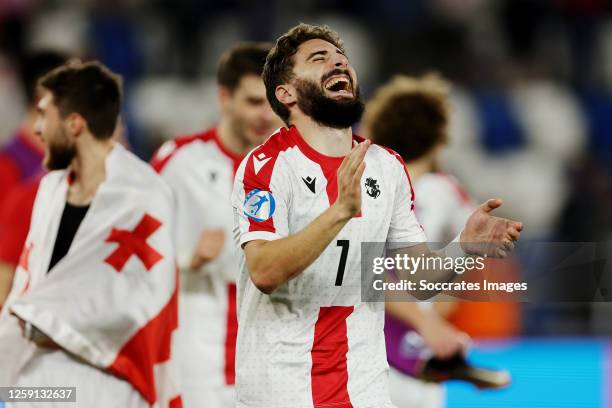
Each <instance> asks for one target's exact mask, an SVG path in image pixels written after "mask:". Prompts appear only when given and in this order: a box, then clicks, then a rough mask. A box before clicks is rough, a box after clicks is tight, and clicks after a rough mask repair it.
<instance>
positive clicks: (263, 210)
mask: <svg viewBox="0 0 612 408" xmlns="http://www.w3.org/2000/svg"><path fill="white" fill-rule="evenodd" d="M275 209H276V202H275V201H274V197H273V196H272V193H270V192H269V191H263V190H260V189H258V188H256V189H255V190H252V191H251V192H250V193H249V194H247V196H246V198H245V199H244V215H246V216H247V217H249V218H251V219H253V220H255V221H257V222H263V221H265V220H267V219H269V218H270V217H272V214H274V210H275Z"/></svg>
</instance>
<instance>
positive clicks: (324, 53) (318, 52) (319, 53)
mask: <svg viewBox="0 0 612 408" xmlns="http://www.w3.org/2000/svg"><path fill="white" fill-rule="evenodd" d="M317 55H323V56H324V55H327V51H326V50H320V51H315V52H313V53H312V54H310V55H309V56H308V58H306V60H307V61H310V60H311V59H312V58H313V57H315V56H317Z"/></svg>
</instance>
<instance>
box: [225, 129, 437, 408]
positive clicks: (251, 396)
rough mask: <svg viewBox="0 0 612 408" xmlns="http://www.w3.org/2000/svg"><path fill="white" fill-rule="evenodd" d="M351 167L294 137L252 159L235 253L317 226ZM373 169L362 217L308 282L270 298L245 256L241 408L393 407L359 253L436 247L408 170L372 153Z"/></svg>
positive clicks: (283, 132) (378, 320) (244, 175)
mask: <svg viewBox="0 0 612 408" xmlns="http://www.w3.org/2000/svg"><path fill="white" fill-rule="evenodd" d="M362 140H363V139H361V138H359V137H357V136H355V137H354V143H356V142H361V141H362ZM342 160H343V159H342V158H341V157H336V158H334V157H328V156H324V155H322V154H321V153H319V152H317V151H315V150H314V149H313V148H311V147H310V146H309V145H308V144H307V143H306V142H305V141H304V140H303V139H302V137H301V136H300V134H299V133H298V131H297V129H296V128H295V127H291V128H281V129H280V130H279V131H278V132H277V133H275V134H274V135H272V136H271V137H270V138H268V140H267V141H266V142H265V143H264V144H263V145H261V146H259V147H258V148H256V149H255V150H253V151H252V152H251V153H250V154H249V155H248V156H247V158H245V160H243V161H242V163H241V164H240V167H239V169H238V171H237V173H236V180H235V184H234V191H233V195H232V204H233V207H234V214H235V233H236V235H235V240H236V243H237V245H238V246H242V245H243V244H245V243H246V242H248V241H251V240H260V239H261V240H274V239H279V238H283V237H286V236H288V235H291V234H295V233H297V232H298V231H300V230H302V229H303V228H304V227H306V226H307V225H308V224H309V223H311V222H312V221H313V220H314V219H315V218H317V217H318V216H319V215H320V214H321V213H322V212H324V211H325V210H326V209H327V208H329V206H330V205H331V204H333V203H334V202H335V200H336V198H337V193H338V191H337V179H336V172H337V169H338V167H339V166H340V164H341V163H342ZM365 162H366V168H365V173H364V175H363V178H362V180H361V185H362V209H361V213H360V214H358V215H357V216H356V217H355V218H353V219H352V220H351V221H349V222H348V223H347V224H346V225H345V227H344V228H343V229H342V230H341V231H340V233H339V234H338V235H337V236H336V237H335V239H334V240H333V241H332V243H331V244H330V245H329V246H328V247H327V248H326V249H325V250H324V251H323V253H322V254H321V255H320V256H319V258H318V259H317V260H316V261H315V262H314V263H313V264H312V265H310V266H309V267H308V268H307V269H306V270H305V271H304V272H302V273H301V274H300V275H299V276H297V277H296V278H294V279H292V280H290V281H289V282H287V283H286V284H284V285H282V286H281V287H279V288H277V289H276V290H275V291H274V292H273V293H272V294H270V295H266V294H263V293H262V292H260V291H259V290H258V289H257V288H256V287H255V286H254V285H253V283H252V281H251V279H250V276H249V272H248V270H247V269H246V264H245V261H244V253H243V251H240V257H241V272H240V278H239V280H238V322H239V324H238V327H239V330H238V340H237V349H236V394H237V406H238V407H261V408H263V407H266V408H272V407H278V408H280V407H283V408H288V407H338V408H339V407H360V408H363V407H387V406H391V402H390V401H389V391H388V369H389V368H388V365H387V360H386V354H385V339H384V334H383V326H384V303H382V302H381V303H362V302H361V292H360V290H361V287H360V285H361V266H360V258H361V243H362V242H406V243H409V242H412V243H418V242H424V241H425V240H426V238H425V235H424V233H423V231H422V228H421V226H420V225H419V223H418V222H417V220H416V218H415V215H414V211H413V196H412V191H411V190H412V189H411V186H410V181H409V178H408V173H407V171H406V169H405V167H404V164H403V161H402V159H401V158H400V157H399V156H398V155H397V154H395V153H394V152H392V151H390V150H387V149H385V148H383V147H381V146H377V145H373V146H371V147H370V148H369V149H368V152H367V153H366V156H365Z"/></svg>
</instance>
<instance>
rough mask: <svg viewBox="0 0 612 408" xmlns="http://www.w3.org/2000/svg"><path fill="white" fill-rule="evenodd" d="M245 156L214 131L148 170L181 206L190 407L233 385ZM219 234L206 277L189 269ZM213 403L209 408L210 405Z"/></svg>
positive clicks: (189, 140)
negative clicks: (237, 199)
mask: <svg viewBox="0 0 612 408" xmlns="http://www.w3.org/2000/svg"><path fill="white" fill-rule="evenodd" d="M241 160H242V157H241V156H238V155H236V154H233V153H232V152H230V151H228V150H227V148H225V147H224V146H223V144H222V143H221V142H220V140H219V138H218V136H217V131H216V129H211V130H208V131H206V132H204V133H202V134H197V135H193V136H185V137H179V138H177V139H175V140H171V141H168V142H166V143H165V144H164V145H162V146H161V147H160V149H159V150H158V152H157V153H156V155H155V156H154V158H153V160H152V162H151V164H152V166H153V167H154V168H155V169H156V170H157V171H158V172H159V173H160V175H161V176H162V178H163V179H164V180H165V181H166V182H167V183H168V184H169V186H170V187H171V189H172V190H173V192H174V195H175V199H176V201H177V205H176V208H177V231H176V233H177V253H178V262H179V267H180V269H181V272H182V273H181V283H180V297H179V329H178V332H177V333H176V334H175V337H174V350H175V353H176V354H175V355H176V356H177V359H178V361H179V368H180V373H181V386H182V388H183V390H184V400H185V405H186V406H190V405H194V406H196V405H199V402H193V403H192V404H190V401H193V400H194V398H196V397H190V396H191V395H195V396H197V395H204V394H203V393H202V392H201V390H202V389H203V388H206V387H209V388H210V387H222V386H224V385H232V384H233V383H234V356H235V344H236V343H235V342H236V332H237V320H236V300H235V297H236V286H235V281H236V278H237V275H238V266H239V265H238V261H237V259H236V250H235V246H234V243H233V240H232V228H233V214H232V207H231V205H230V197H231V191H232V185H233V180H234V173H235V170H236V169H237V167H238V165H239V164H240V161H241ZM212 228H221V229H223V230H224V231H225V244H224V247H223V250H222V253H221V255H220V256H219V257H218V258H217V259H215V260H213V261H211V262H209V263H207V264H205V265H204V266H203V267H202V268H201V270H197V271H193V270H190V268H189V264H190V261H191V257H192V256H193V254H194V252H195V249H196V245H197V244H198V242H199V240H200V236H201V234H202V232H203V231H204V230H208V229H212ZM210 403H211V402H210V401H208V404H209V405H210Z"/></svg>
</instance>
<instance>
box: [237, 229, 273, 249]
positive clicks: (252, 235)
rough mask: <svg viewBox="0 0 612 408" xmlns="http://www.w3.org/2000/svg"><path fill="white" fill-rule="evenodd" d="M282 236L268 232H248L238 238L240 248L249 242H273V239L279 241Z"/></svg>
mask: <svg viewBox="0 0 612 408" xmlns="http://www.w3.org/2000/svg"><path fill="white" fill-rule="evenodd" d="M281 238H282V236H281V235H279V234H277V233H276V232H270V231H250V232H247V233H245V234H242V236H241V237H240V246H241V247H242V246H243V245H244V244H246V243H247V242H249V241H255V240H256V239H263V240H264V241H274V240H275V239H281Z"/></svg>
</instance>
